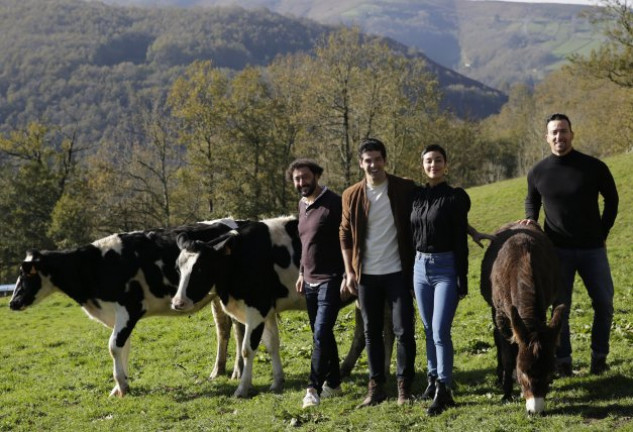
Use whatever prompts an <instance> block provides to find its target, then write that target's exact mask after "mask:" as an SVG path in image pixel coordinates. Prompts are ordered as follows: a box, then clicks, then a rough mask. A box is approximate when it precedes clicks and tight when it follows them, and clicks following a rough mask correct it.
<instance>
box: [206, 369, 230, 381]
mask: <svg viewBox="0 0 633 432" xmlns="http://www.w3.org/2000/svg"><path fill="white" fill-rule="evenodd" d="M225 373H226V371H221V370H218V369H213V371H212V372H211V375H209V379H210V380H211V381H213V380H214V379H216V378H217V377H219V376H221V375H224V374H225Z"/></svg>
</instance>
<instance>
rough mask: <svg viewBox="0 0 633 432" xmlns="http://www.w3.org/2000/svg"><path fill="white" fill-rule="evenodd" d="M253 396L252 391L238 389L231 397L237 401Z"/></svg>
mask: <svg viewBox="0 0 633 432" xmlns="http://www.w3.org/2000/svg"><path fill="white" fill-rule="evenodd" d="M253 394H254V391H253V389H241V388H239V387H238V389H237V390H235V393H233V397H235V398H238V399H248V398H251V397H253Z"/></svg>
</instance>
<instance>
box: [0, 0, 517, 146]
mask: <svg viewBox="0 0 633 432" xmlns="http://www.w3.org/2000/svg"><path fill="white" fill-rule="evenodd" d="M0 28H2V33H3V37H2V38H0V125H1V126H2V129H1V130H5V131H6V130H7V129H9V128H13V127H23V126H24V125H25V124H26V123H27V122H29V121H34V120H37V121H42V122H45V123H52V124H55V125H63V126H65V127H66V133H68V134H73V135H76V136H78V137H79V138H80V139H83V140H85V141H88V142H92V143H95V142H99V141H100V140H103V139H106V140H113V139H116V138H117V131H118V130H120V129H121V128H124V127H126V122H129V121H131V118H132V117H133V115H134V113H135V111H138V110H137V108H138V106H140V105H143V104H145V105H147V104H148V103H150V102H148V101H156V100H161V99H162V98H163V97H164V95H165V94H166V92H167V90H168V89H169V86H170V85H171V83H172V82H173V80H174V79H175V78H176V77H178V76H180V75H181V74H182V72H183V71H184V69H185V67H186V66H187V65H188V64H190V63H191V62H192V61H194V60H212V61H213V63H214V65H215V66H216V67H222V68H227V69H230V70H239V69H241V68H244V67H245V66H246V65H266V64H268V63H269V62H270V61H271V60H272V59H273V58H275V57H276V56H278V55H284V54H288V53H294V52H298V51H303V52H309V51H310V50H311V49H312V48H313V47H314V44H315V42H316V41H317V40H319V39H320V38H321V37H322V36H323V35H324V34H326V33H327V32H329V31H331V30H332V29H333V27H331V26H326V25H323V24H317V23H316V22H314V21H310V20H307V19H303V18H290V17H287V16H282V15H279V14H277V13H273V12H270V11H268V10H264V9H257V10H245V9H242V8H239V7H224V8H204V9H202V8H200V9H195V10H191V9H176V8H124V7H115V6H108V5H105V4H103V3H98V2H84V1H80V0H52V1H47V2H41V1H39V0H1V1H0ZM389 43H391V44H392V46H393V47H394V49H397V50H401V51H403V52H407V51H408V48H407V47H406V46H404V45H402V44H400V43H397V42H395V41H390V42H389ZM412 55H420V54H417V53H413V54H412ZM428 63H429V67H430V68H431V70H433V71H434V72H435V73H437V75H438V77H439V81H440V85H441V87H442V89H443V92H444V95H445V99H444V103H445V106H446V107H449V108H450V109H452V110H453V111H454V112H456V113H457V114H459V115H463V116H466V115H467V116H469V117H471V118H483V117H486V116H487V115H490V114H491V113H496V112H498V110H499V108H500V107H501V105H502V104H503V103H504V102H505V100H506V97H505V95H503V94H502V93H501V92H498V91H496V90H494V89H492V88H489V87H486V86H484V85H482V84H480V83H478V82H476V81H474V80H471V79H468V78H466V77H464V76H460V75H459V74H457V73H455V72H453V71H450V70H447V69H446V68H443V67H441V66H439V65H437V64H435V63H433V62H431V61H429V62H428Z"/></svg>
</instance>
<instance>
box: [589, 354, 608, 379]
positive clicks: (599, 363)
mask: <svg viewBox="0 0 633 432" xmlns="http://www.w3.org/2000/svg"><path fill="white" fill-rule="evenodd" d="M608 370H609V365H608V364H607V358H606V357H598V358H595V357H592V358H591V368H589V373H591V374H592V375H601V374H602V373H603V372H606V371H608Z"/></svg>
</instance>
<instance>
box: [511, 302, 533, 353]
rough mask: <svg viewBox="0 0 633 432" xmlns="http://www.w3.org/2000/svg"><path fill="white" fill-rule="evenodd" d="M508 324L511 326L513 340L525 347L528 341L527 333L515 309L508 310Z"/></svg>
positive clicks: (512, 307)
mask: <svg viewBox="0 0 633 432" xmlns="http://www.w3.org/2000/svg"><path fill="white" fill-rule="evenodd" d="M510 323H511V324H512V333H513V334H514V340H515V341H516V342H517V343H519V344H523V345H527V344H528V343H529V341H530V339H529V331H528V329H527V327H526V326H525V323H524V322H523V319H522V318H521V315H519V311H518V310H517V308H516V307H514V306H511V308H510Z"/></svg>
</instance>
